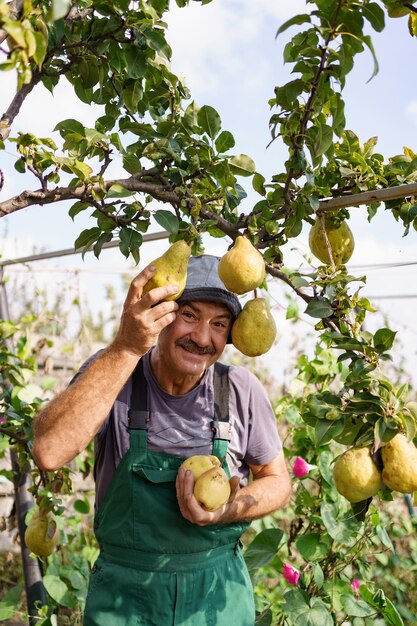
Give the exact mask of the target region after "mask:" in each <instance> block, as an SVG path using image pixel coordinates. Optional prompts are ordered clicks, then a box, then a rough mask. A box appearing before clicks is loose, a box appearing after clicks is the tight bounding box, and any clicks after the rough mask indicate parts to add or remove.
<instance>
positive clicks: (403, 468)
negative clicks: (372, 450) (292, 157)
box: [381, 433, 417, 493]
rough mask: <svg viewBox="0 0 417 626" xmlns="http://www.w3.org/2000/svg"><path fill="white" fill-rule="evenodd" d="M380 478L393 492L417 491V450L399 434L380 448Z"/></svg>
mask: <svg viewBox="0 0 417 626" xmlns="http://www.w3.org/2000/svg"><path fill="white" fill-rule="evenodd" d="M381 456H382V463H383V465H384V469H383V470H382V478H383V479H384V483H385V484H386V485H387V487H389V488H390V489H392V490H393V491H399V492H400V493H412V492H414V491H417V448H416V447H415V445H414V443H413V442H412V441H409V440H408V439H407V437H406V436H405V435H403V434H401V433H399V434H398V435H395V437H394V438H393V439H391V441H389V442H388V443H386V444H385V445H384V446H383V447H382V448H381Z"/></svg>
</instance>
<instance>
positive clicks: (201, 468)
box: [181, 454, 220, 480]
mask: <svg viewBox="0 0 417 626" xmlns="http://www.w3.org/2000/svg"><path fill="white" fill-rule="evenodd" d="M181 467H183V468H184V469H185V470H190V471H191V472H192V473H193V475H194V480H197V479H198V478H199V477H200V476H201V474H204V472H207V470H209V469H212V468H213V467H220V461H219V459H218V458H217V456H214V454H209V455H205V454H195V455H194V456H189V457H188V459H185V461H184V462H183V463H181Z"/></svg>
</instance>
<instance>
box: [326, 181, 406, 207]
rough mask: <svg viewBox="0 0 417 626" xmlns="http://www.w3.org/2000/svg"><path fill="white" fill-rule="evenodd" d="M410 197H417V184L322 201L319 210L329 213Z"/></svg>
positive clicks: (373, 190)
mask: <svg viewBox="0 0 417 626" xmlns="http://www.w3.org/2000/svg"><path fill="white" fill-rule="evenodd" d="M408 196H417V183H410V184H408V185H397V186H395V187H386V188H385V189H371V190H370V191H363V192H362V193H353V194H351V195H346V196H340V197H338V198H337V197H336V198H331V199H329V200H320V203H319V209H318V210H319V211H325V212H328V211H334V210H335V209H341V208H344V207H350V206H359V205H360V204H371V203H372V202H387V201H388V200H396V199H397V198H407V197H408Z"/></svg>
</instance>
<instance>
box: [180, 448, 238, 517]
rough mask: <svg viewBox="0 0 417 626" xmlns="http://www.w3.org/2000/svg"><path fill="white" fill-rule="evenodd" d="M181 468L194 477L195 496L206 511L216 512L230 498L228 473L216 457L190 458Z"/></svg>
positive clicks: (197, 456) (198, 456)
mask: <svg viewBox="0 0 417 626" xmlns="http://www.w3.org/2000/svg"><path fill="white" fill-rule="evenodd" d="M181 467H183V468H184V469H188V470H190V471H191V472H192V473H193V476H194V480H195V483H194V496H195V498H196V500H197V501H198V503H199V504H200V505H201V506H202V507H203V508H204V509H206V511H215V510H216V509H218V508H219V507H221V506H223V504H224V503H225V502H227V500H228V499H229V497H230V491H231V490H230V483H229V479H228V477H227V474H226V472H225V471H224V469H223V468H222V467H220V461H219V459H218V458H217V457H216V456H214V455H199V454H197V455H194V456H190V457H188V459H186V460H185V461H184V462H183V463H182V464H181Z"/></svg>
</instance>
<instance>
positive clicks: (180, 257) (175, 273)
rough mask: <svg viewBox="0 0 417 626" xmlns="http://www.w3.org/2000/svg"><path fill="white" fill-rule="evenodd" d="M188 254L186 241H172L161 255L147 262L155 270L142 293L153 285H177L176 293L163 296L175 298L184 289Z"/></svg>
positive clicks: (188, 248) (153, 286) (152, 287)
mask: <svg viewBox="0 0 417 626" xmlns="http://www.w3.org/2000/svg"><path fill="white" fill-rule="evenodd" d="M190 255H191V248H190V246H189V245H188V243H187V242H186V241H184V240H180V241H176V242H175V243H173V244H172V245H171V246H170V247H169V248H168V250H167V251H166V252H164V254H163V255H162V256H160V257H158V258H157V259H155V260H154V261H152V263H149V265H153V266H155V267H156V271H155V273H154V275H153V276H152V278H151V279H150V280H148V282H147V283H146V285H145V287H144V288H143V294H146V293H147V292H148V291H150V290H151V289H155V287H164V286H165V285H177V286H178V291H177V293H174V294H173V295H172V296H169V297H168V298H165V300H177V299H178V298H179V297H180V296H181V294H182V292H183V291H184V289H185V282H186V280H187V268H188V259H189V258H190Z"/></svg>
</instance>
